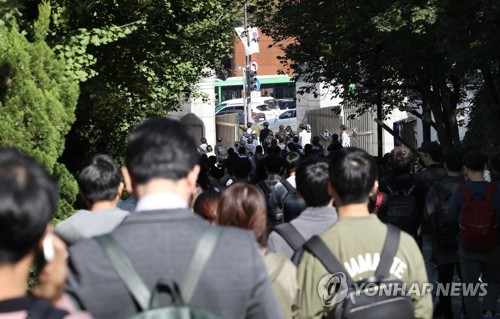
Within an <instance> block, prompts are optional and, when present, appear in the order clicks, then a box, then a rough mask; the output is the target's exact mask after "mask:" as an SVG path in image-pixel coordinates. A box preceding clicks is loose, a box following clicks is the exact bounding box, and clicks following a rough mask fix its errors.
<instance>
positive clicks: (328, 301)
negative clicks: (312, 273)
mask: <svg viewBox="0 0 500 319" xmlns="http://www.w3.org/2000/svg"><path fill="white" fill-rule="evenodd" d="M348 288H349V287H347V279H346V275H345V274H344V273H343V272H337V273H335V274H328V275H326V276H324V277H323V278H321V280H320V281H319V284H318V294H319V297H320V298H321V302H322V303H323V306H325V307H331V306H333V305H336V304H338V303H339V302H342V300H344V299H345V297H346V296H347V291H348Z"/></svg>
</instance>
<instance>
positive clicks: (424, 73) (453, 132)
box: [256, 0, 498, 146]
mask: <svg viewBox="0 0 500 319" xmlns="http://www.w3.org/2000/svg"><path fill="white" fill-rule="evenodd" d="M263 6H264V7H263ZM472 7H474V8H472ZM491 7H492V5H491V1H487V0H485V1H481V4H480V5H472V4H470V3H469V2H468V1H462V0H460V1H451V0H449V1H433V0H428V1H423V2H422V1H415V0H385V1H372V2H367V1H360V0H354V1H342V0H334V1H316V2H315V3H314V4H312V3H311V2H310V1H303V0H288V1H276V2H268V3H267V5H266V3H265V1H263V0H257V8H264V9H263V10H259V9H256V15H257V17H258V19H257V20H258V23H259V24H261V25H263V29H264V33H267V34H269V35H271V36H272V37H273V39H274V40H275V41H276V42H277V43H280V42H282V41H283V40H286V39H292V41H293V42H292V43H291V44H290V45H287V46H285V47H284V50H285V56H284V57H283V58H284V61H287V60H290V61H292V62H291V64H289V65H288V67H290V68H291V69H292V70H293V71H294V72H295V74H296V76H297V77H302V78H303V79H305V80H306V81H307V82H310V83H318V82H320V83H326V84H327V85H332V86H333V87H334V88H336V89H337V93H338V95H340V96H343V97H344V98H348V99H350V100H354V101H355V102H356V103H357V104H358V105H359V109H360V111H361V112H362V111H365V110H367V109H370V108H371V107H373V106H374V105H376V104H382V105H384V107H385V109H384V113H385V115H387V114H389V113H390V112H391V111H392V110H393V109H394V108H400V109H403V110H408V111H410V112H411V113H413V114H415V115H416V116H418V117H419V118H421V119H422V121H423V122H424V123H427V124H429V125H432V126H433V127H434V128H435V129H436V131H437V133H438V136H439V139H440V141H441V143H442V144H443V145H445V146H452V145H458V144H460V138H459V134H458V121H457V115H458V114H460V113H462V112H463V111H464V110H462V109H460V108H459V105H460V104H461V103H462V102H464V101H466V97H467V94H466V93H467V92H471V91H472V92H474V91H475V90H477V89H478V88H479V87H480V86H481V85H482V83H483V82H482V80H483V79H481V78H478V76H477V72H476V70H477V68H476V66H477V65H478V64H477V63H478V62H479V61H475V62H473V60H472V59H471V58H470V55H471V50H470V48H471V44H472V43H473V41H474V39H471V36H470V34H471V32H470V31H471V28H472V26H476V29H478V31H477V34H478V37H479V38H481V39H485V40H484V41H483V42H481V43H483V44H484V42H488V40H487V39H489V38H488V36H491V33H489V32H490V31H488V28H487V26H486V25H485V24H481V23H478V21H479V20H480V19H479V18H477V15H474V14H472V15H471V9H474V11H473V12H475V13H477V14H479V13H480V12H482V13H485V12H486V11H487V10H488V8H491ZM497 7H498V5H497ZM266 12H267V14H266ZM268 12H275V15H274V16H273V18H272V19H266V18H265V17H266V15H269V13H268ZM325 13H328V14H325ZM490 15H491V13H488V16H490ZM493 16H495V15H493ZM496 16H498V11H497V15H496ZM488 21H489V22H490V25H492V24H493V22H491V21H493V19H492V18H491V17H490V18H489V20H488ZM494 30H496V31H495V32H497V33H498V27H497V28H496V29H494ZM490 42H491V41H490ZM497 52H498V51H497ZM466 57H468V58H466ZM489 57H490V58H491V57H492V55H490V56H489ZM482 61H483V62H484V61H485V56H483V57H482ZM350 83H355V84H356V90H354V91H349V90H346V89H345V88H347V87H348V85H349V84H350ZM415 106H420V107H421V109H422V110H423V112H419V111H418V109H419V108H416V107H415ZM426 139H427V140H428V139H429V136H424V140H426Z"/></svg>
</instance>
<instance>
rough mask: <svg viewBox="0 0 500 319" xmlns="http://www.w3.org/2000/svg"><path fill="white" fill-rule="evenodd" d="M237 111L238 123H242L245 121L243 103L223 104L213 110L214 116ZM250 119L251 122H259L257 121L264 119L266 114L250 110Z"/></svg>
mask: <svg viewBox="0 0 500 319" xmlns="http://www.w3.org/2000/svg"><path fill="white" fill-rule="evenodd" d="M234 113H238V114H239V124H241V125H243V124H245V123H246V119H245V111H244V107H243V104H240V105H238V104H231V105H228V106H225V107H223V108H221V109H219V110H218V111H216V112H215V116H219V115H224V114H234ZM252 120H253V122H259V121H265V120H266V115H265V114H264V113H262V112H252Z"/></svg>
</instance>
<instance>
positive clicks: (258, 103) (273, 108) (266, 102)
mask: <svg viewBox="0 0 500 319" xmlns="http://www.w3.org/2000/svg"><path fill="white" fill-rule="evenodd" d="M250 101H251V102H250V107H251V108H252V112H255V113H264V114H265V115H266V119H273V118H277V117H278V116H279V115H280V110H279V106H278V103H277V102H276V100H275V99H274V98H273V97H257V98H252V99H251V100H250ZM241 105H243V99H234V100H227V101H224V102H222V103H220V104H219V105H217V106H216V107H215V112H218V111H220V110H222V109H225V108H227V107H231V106H233V107H234V106H241Z"/></svg>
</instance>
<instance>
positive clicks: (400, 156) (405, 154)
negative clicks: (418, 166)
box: [389, 146, 413, 173]
mask: <svg viewBox="0 0 500 319" xmlns="http://www.w3.org/2000/svg"><path fill="white" fill-rule="evenodd" d="M412 155H413V154H412V152H411V150H410V149H409V148H408V147H406V146H396V147H394V148H393V149H392V151H391V154H390V155H389V166H390V167H391V168H392V170H393V171H394V172H396V173H405V172H409V171H410V169H411V163H412Z"/></svg>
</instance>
